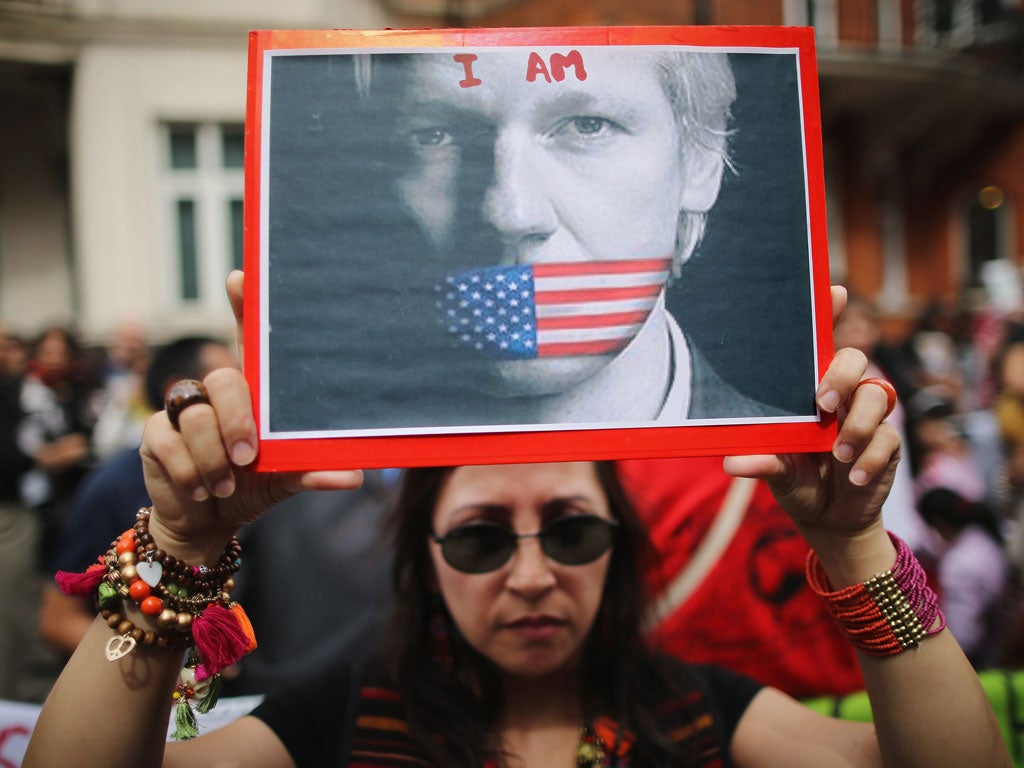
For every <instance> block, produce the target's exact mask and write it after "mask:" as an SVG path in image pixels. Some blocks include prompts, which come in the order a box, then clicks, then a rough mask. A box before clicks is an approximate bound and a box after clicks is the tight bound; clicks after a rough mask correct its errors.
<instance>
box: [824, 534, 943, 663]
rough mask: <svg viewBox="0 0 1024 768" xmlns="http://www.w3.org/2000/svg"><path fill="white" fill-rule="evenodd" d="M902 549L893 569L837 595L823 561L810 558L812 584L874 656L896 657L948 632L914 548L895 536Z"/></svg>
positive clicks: (898, 548)
mask: <svg viewBox="0 0 1024 768" xmlns="http://www.w3.org/2000/svg"><path fill="white" fill-rule="evenodd" d="M889 538H890V539H892V542H893V544H894V545H895V546H896V551H897V555H896V562H895V564H894V565H893V567H892V568H891V569H890V570H889V571H887V572H885V573H879V574H876V575H875V576H873V577H872V578H870V579H868V580H867V581H864V582H861V583H860V584H854V585H852V586H849V587H845V588H843V589H839V590H835V591H832V587H831V585H830V584H829V581H828V577H827V576H826V575H825V570H824V568H822V566H821V561H820V560H818V556H817V555H816V554H815V553H814V552H813V551H812V552H810V553H808V555H807V582H808V584H810V586H811V589H812V590H813V591H814V593H815V594H816V595H818V597H820V598H822V599H823V600H824V601H825V605H826V606H828V609H829V611H830V612H831V613H832V616H833V617H834V618H835V620H836V622H837V623H838V624H839V627H840V628H841V629H842V630H843V632H844V633H845V634H846V636H847V637H848V638H849V639H850V641H851V642H852V643H853V644H854V645H856V646H857V647H858V648H859V649H861V650H862V651H864V653H866V654H868V655H870V656H894V655H896V654H899V653H903V652H904V651H906V650H908V649H909V648H914V647H916V646H917V644H918V643H920V642H921V640H923V639H924V638H926V637H928V636H930V635H934V634H937V633H939V632H941V631H942V629H943V628H944V627H945V626H946V619H945V617H944V616H943V615H942V611H941V610H940V609H939V606H938V597H937V596H936V594H935V593H934V592H933V591H932V590H931V589H930V588H929V587H928V583H927V578H926V577H925V573H924V569H923V568H922V567H921V564H920V563H919V562H918V560H917V558H916V557H914V553H913V552H911V550H910V547H908V546H907V544H906V542H904V541H903V540H902V539H900V538H899V537H898V536H896V535H894V534H892V533H890V534H889Z"/></svg>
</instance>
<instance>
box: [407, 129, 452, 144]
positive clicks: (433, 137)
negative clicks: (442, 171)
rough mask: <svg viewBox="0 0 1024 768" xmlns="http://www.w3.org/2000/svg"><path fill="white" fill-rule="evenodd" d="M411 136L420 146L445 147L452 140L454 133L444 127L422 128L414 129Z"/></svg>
mask: <svg viewBox="0 0 1024 768" xmlns="http://www.w3.org/2000/svg"><path fill="white" fill-rule="evenodd" d="M410 137H411V138H412V140H413V142H414V143H415V144H416V145H417V146H420V147H443V146H445V145H447V144H451V142H452V135H451V134H450V133H448V131H446V130H444V129H443V128H420V129H419V130H416V131H412V132H411V133H410Z"/></svg>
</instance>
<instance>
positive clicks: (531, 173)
mask: <svg viewBox="0 0 1024 768" xmlns="http://www.w3.org/2000/svg"><path fill="white" fill-rule="evenodd" d="M542 152H543V149H542V148H541V147H540V146H538V145H537V143H536V142H535V141H534V139H533V137H532V136H531V135H530V133H529V131H527V130H526V129H516V130H508V131H505V132H499V133H498V135H497V136H496V137H495V142H494V155H493V163H494V171H493V177H492V179H491V184H490V186H489V187H488V188H487V190H486V191H485V193H484V200H483V212H482V215H483V218H484V220H485V222H486V223H487V224H489V225H490V226H491V227H493V228H494V231H495V233H496V234H497V237H498V238H499V239H500V240H501V243H502V263H503V264H509V265H511V264H529V263H533V262H534V261H536V260H537V259H538V258H539V251H540V249H541V248H542V246H543V245H544V244H545V243H546V242H547V241H548V239H549V238H550V237H551V235H552V233H553V232H554V230H555V227H556V224H557V218H556V211H555V208H554V206H553V204H552V200H551V197H550V195H549V193H548V189H549V185H548V179H547V177H546V174H545V170H546V169H544V168H543V167H542Z"/></svg>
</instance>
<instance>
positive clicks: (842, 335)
mask: <svg viewBox="0 0 1024 768" xmlns="http://www.w3.org/2000/svg"><path fill="white" fill-rule="evenodd" d="M834 338H835V346H836V349H842V348H843V347H853V348H854V349H859V350H860V351H861V352H863V353H864V354H865V355H866V356H867V358H868V370H867V373H866V376H868V377H874V378H882V379H886V380H888V381H889V382H891V383H892V385H893V386H894V387H896V391H897V392H899V393H900V398H901V400H903V401H904V402H905V400H904V398H905V397H906V396H907V395H906V394H905V393H906V391H907V389H908V387H910V386H911V385H910V383H909V381H908V379H907V377H906V372H905V371H904V370H902V369H901V366H900V364H899V363H898V362H895V361H893V357H892V356H891V355H890V354H889V352H888V350H887V348H885V347H884V346H883V344H882V328H881V324H880V322H879V314H878V308H877V307H876V306H875V305H874V304H873V303H872V302H871V301H869V300H868V299H866V298H865V297H863V296H858V295H855V294H851V295H850V296H849V299H848V300H847V304H846V311H845V312H844V313H843V316H842V317H841V318H840V320H839V322H838V323H837V324H836V327H835V331H834ZM886 421H887V422H888V423H889V424H890V425H891V426H892V427H893V428H895V429H896V431H897V432H898V433H899V435H900V439H901V440H902V441H903V444H904V445H907V444H908V441H907V414H906V411H905V410H904V408H903V405H902V403H901V402H900V401H897V403H896V407H895V408H894V409H893V411H892V413H890V414H889V416H888V418H887V419H886ZM882 509H883V514H884V515H885V524H886V527H887V528H888V529H889V530H890V531H892V532H893V533H895V534H896V535H897V536H899V537H900V538H902V539H903V540H904V541H905V542H907V544H908V545H909V546H910V548H911V549H913V550H915V551H917V550H919V549H920V548H921V547H922V546H923V545H924V542H925V539H926V537H927V530H926V527H925V524H924V521H923V520H921V516H920V515H919V514H918V512H917V509H916V507H915V502H914V478H913V476H912V474H911V471H910V462H909V461H902V462H900V465H899V467H897V469H896V479H895V480H894V481H893V484H892V490H891V491H890V492H889V498H888V499H886V501H885V505H884V506H883V508H882Z"/></svg>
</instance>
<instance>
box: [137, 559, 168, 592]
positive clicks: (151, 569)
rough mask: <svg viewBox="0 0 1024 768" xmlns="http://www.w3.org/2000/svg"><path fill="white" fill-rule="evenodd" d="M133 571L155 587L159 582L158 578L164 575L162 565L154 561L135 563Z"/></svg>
mask: <svg viewBox="0 0 1024 768" xmlns="http://www.w3.org/2000/svg"><path fill="white" fill-rule="evenodd" d="M135 573H136V574H138V576H139V578H140V579H142V580H143V581H144V582H146V583H147V584H149V586H151V587H155V586H156V585H157V584H159V583H160V578H161V577H162V576H163V575H164V567H163V566H162V565H161V564H160V563H158V562H155V561H154V562H152V563H145V562H143V563H136V564H135Z"/></svg>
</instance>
